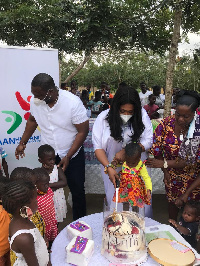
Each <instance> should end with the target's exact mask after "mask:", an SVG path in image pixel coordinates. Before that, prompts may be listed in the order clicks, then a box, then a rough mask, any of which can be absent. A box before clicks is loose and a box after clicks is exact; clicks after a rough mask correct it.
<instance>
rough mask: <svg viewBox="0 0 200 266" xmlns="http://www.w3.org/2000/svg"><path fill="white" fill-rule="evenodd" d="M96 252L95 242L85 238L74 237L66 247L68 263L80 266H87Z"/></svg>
mask: <svg viewBox="0 0 200 266" xmlns="http://www.w3.org/2000/svg"><path fill="white" fill-rule="evenodd" d="M93 252H94V241H93V240H89V239H87V238H85V237H81V236H77V237H74V238H73V239H72V240H71V242H70V243H69V245H68V246H67V247H66V253H67V258H66V262H67V263H71V264H73V265H78V266H87V265H88V262H89V259H90V258H91V256H92V254H93Z"/></svg>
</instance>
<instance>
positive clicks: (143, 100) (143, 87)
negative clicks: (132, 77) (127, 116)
mask: <svg viewBox="0 0 200 266" xmlns="http://www.w3.org/2000/svg"><path fill="white" fill-rule="evenodd" d="M140 88H141V92H140V93H139V97H140V101H141V105H142V107H143V106H144V105H147V104H148V98H149V95H150V94H152V91H149V90H147V86H146V83H145V82H141V83H140Z"/></svg>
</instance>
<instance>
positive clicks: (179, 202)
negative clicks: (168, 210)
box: [175, 198, 184, 208]
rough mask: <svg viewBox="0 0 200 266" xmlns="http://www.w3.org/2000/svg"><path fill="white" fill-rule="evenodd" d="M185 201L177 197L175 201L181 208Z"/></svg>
mask: <svg viewBox="0 0 200 266" xmlns="http://www.w3.org/2000/svg"><path fill="white" fill-rule="evenodd" d="M183 203H184V201H183V200H182V199H180V198H179V199H176V201H175V205H176V206H177V207H178V208H181V207H182V206H183Z"/></svg>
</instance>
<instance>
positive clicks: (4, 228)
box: [0, 176, 10, 266]
mask: <svg viewBox="0 0 200 266" xmlns="http://www.w3.org/2000/svg"><path fill="white" fill-rule="evenodd" d="M8 182H9V179H8V178H7V177H4V176H1V177H0V265H1V266H4V265H5V266H10V245H9V241H8V236H9V224H10V217H9V214H8V213H7V212H6V211H5V210H4V208H3V206H2V200H1V198H2V193H3V191H4V189H5V186H6V184H7V183H8Z"/></svg>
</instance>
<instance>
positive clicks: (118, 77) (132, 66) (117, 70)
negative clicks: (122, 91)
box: [61, 50, 200, 91]
mask: <svg viewBox="0 0 200 266" xmlns="http://www.w3.org/2000/svg"><path fill="white" fill-rule="evenodd" d="M80 61H81V58H78V57H76V58H75V59H74V60H72V59H70V60H69V61H67V62H66V61H61V78H62V80H64V79H65V77H66V76H69V75H70V74H71V72H72V71H73V69H75V68H76V67H77V66H78V65H79V63H80ZM167 62H168V57H167V56H160V55H158V54H153V53H152V52H149V53H144V52H143V53H138V52H136V51H132V52H127V53H123V54H120V56H119V53H118V52H115V53H112V54H110V55H105V56H104V57H102V56H100V55H96V56H95V58H94V57H93V58H92V59H91V60H90V61H89V62H88V64H87V65H86V66H85V67H84V68H83V69H82V70H81V71H80V72H79V73H78V74H77V75H76V77H75V79H76V80H77V82H78V84H79V86H82V87H85V86H86V85H87V84H89V83H90V84H92V86H93V87H99V86H100V84H101V82H102V81H105V82H107V83H108V84H109V85H110V86H111V88H112V89H113V90H115V89H116V88H117V87H118V85H119V83H120V82H122V81H125V82H127V83H128V84H131V85H132V86H134V87H135V88H139V84H140V82H141V81H145V82H146V84H147V85H148V86H149V87H152V86H154V85H160V86H161V87H164V86H165V78H166V66H167ZM199 62H200V52H199V50H196V51H195V53H194V58H191V57H190V56H189V55H184V56H182V57H177V60H176V67H175V72H174V87H179V88H181V89H189V90H197V91H200V67H199V64H200V63H199Z"/></svg>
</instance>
